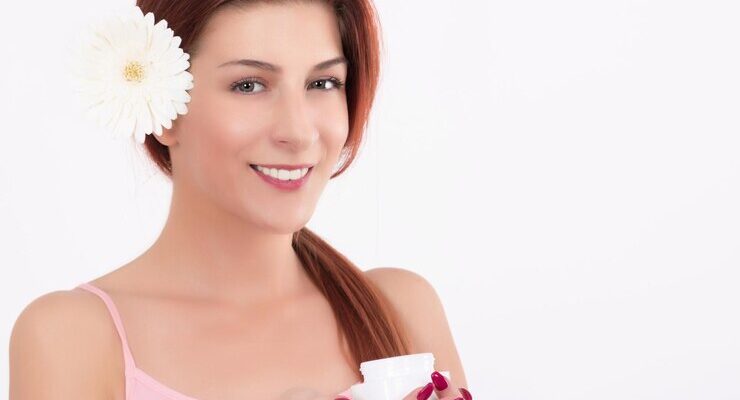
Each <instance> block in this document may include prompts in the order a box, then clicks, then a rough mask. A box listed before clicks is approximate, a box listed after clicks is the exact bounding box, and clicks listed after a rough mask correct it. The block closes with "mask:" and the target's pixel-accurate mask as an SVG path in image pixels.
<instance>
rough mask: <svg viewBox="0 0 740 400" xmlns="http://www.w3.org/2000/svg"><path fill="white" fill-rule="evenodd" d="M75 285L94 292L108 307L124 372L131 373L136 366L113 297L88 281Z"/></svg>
mask: <svg viewBox="0 0 740 400" xmlns="http://www.w3.org/2000/svg"><path fill="white" fill-rule="evenodd" d="M77 287H78V288H81V289H85V290H87V291H89V292H92V293H95V294H96V295H98V297H100V298H101V299H102V300H103V302H104V303H105V306H106V307H107V308H108V312H109V313H110V315H111V317H112V318H113V324H115V326H116V331H117V332H118V336H119V337H120V339H121V347H122V348H123V362H124V368H125V371H126V373H133V370H134V369H135V368H136V364H135V363H134V357H133V356H132V355H131V349H130V348H129V346H128V340H126V331H125V330H124V329H123V322H122V321H121V315H120V314H119V313H118V309H117V308H116V305H115V303H113V299H111V298H110V296H109V295H108V293H106V292H105V291H103V289H100V288H98V287H97V286H93V285H92V284H90V283H82V284H80V285H78V286H77Z"/></svg>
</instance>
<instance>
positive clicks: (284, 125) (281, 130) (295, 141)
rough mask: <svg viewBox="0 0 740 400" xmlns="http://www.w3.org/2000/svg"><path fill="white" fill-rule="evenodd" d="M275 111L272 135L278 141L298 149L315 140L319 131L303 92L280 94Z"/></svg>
mask: <svg viewBox="0 0 740 400" xmlns="http://www.w3.org/2000/svg"><path fill="white" fill-rule="evenodd" d="M276 111H277V112H276V113H275V116H276V117H277V119H278V121H277V123H276V124H275V131H274V137H275V140H276V141H277V142H278V143H280V144H281V145H284V146H290V147H292V148H294V149H295V150H300V149H304V148H306V147H309V146H310V145H311V144H313V142H315V141H316V139H317V138H318V135H319V133H318V129H317V127H316V126H314V123H313V121H314V119H313V116H312V115H311V112H312V111H311V109H310V108H309V104H308V99H306V98H305V92H304V93H303V94H300V95H297V94H290V95H285V96H282V98H281V99H280V101H279V105H278V109H277V110H276Z"/></svg>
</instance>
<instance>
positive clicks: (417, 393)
mask: <svg viewBox="0 0 740 400" xmlns="http://www.w3.org/2000/svg"><path fill="white" fill-rule="evenodd" d="M432 392H434V385H433V384H432V382H429V383H427V384H426V385H424V386H419V387H418V388H416V389H414V390H412V391H411V392H410V393H409V394H407V395H406V396H405V397H404V398H403V400H427V399H428V398H429V396H431V395H432Z"/></svg>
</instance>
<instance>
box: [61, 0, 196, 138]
mask: <svg viewBox="0 0 740 400" xmlns="http://www.w3.org/2000/svg"><path fill="white" fill-rule="evenodd" d="M124 10H125V11H124V12H122V13H118V14H116V15H114V16H112V17H110V18H108V19H106V20H104V21H101V22H98V23H95V24H92V25H91V26H90V29H89V30H88V32H86V33H85V34H83V36H82V37H81V41H80V42H79V46H78V47H77V48H76V49H75V51H76V54H75V55H74V59H73V64H72V68H73V69H72V72H73V77H72V78H73V80H74V81H75V83H76V85H75V89H76V90H77V92H78V93H79V94H80V97H81V100H82V103H83V107H84V108H85V115H86V116H87V117H88V118H92V119H94V120H95V121H96V122H97V123H98V124H99V125H101V126H102V127H104V128H106V129H107V130H109V131H111V132H112V133H113V135H115V136H116V137H134V138H135V139H136V141H137V142H138V143H143V142H144V139H145V137H146V135H148V134H150V133H152V132H154V133H156V134H157V135H160V136H161V135H162V127H163V126H164V127H165V128H167V129H170V128H171V127H172V121H173V120H175V119H176V118H177V115H178V114H186V113H187V111H188V109H187V106H186V104H185V103H188V102H190V95H189V94H188V92H187V91H188V90H189V89H192V88H193V75H192V74H190V73H189V72H188V71H186V70H187V69H188V68H189V67H190V62H189V61H188V59H189V58H190V55H189V54H188V53H185V52H184V51H183V50H182V49H181V48H180V44H181V42H182V39H180V37H179V36H174V31H173V30H172V29H170V28H168V27H167V21H165V20H164V19H163V20H160V21H159V22H158V23H157V24H156V25H155V24H154V15H153V14H152V13H151V12H149V13H147V14H146V15H144V13H143V12H142V11H141V9H140V8H139V7H137V6H133V7H131V8H125V9H124Z"/></svg>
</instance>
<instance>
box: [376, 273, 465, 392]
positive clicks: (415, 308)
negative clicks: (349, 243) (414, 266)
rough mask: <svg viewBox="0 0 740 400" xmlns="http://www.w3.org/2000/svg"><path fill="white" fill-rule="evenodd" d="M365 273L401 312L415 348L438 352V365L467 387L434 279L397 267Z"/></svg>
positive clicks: (418, 351)
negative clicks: (431, 280)
mask: <svg viewBox="0 0 740 400" xmlns="http://www.w3.org/2000/svg"><path fill="white" fill-rule="evenodd" d="M365 276H366V277H367V278H368V279H369V280H370V281H371V282H372V283H373V284H374V285H375V286H376V287H377V288H378V289H379V290H380V292H381V293H382V294H383V296H384V297H386V298H387V299H388V301H389V303H390V304H391V306H392V307H393V308H394V309H395V310H396V311H397V312H398V314H399V316H400V319H401V323H402V324H403V326H404V328H405V331H406V332H407V334H408V336H409V341H410V344H411V352H412V353H427V352H429V353H432V354H434V358H435V367H437V368H438V369H439V370H441V371H450V373H451V374H452V377H453V381H455V383H456V384H458V385H460V386H463V387H467V383H466V381H465V373H464V371H463V367H462V363H461V361H460V356H459V354H458V352H457V346H456V344H455V341H454V338H453V335H452V331H451V329H450V326H449V323H448V321H447V316H446V314H445V308H444V305H443V303H442V299H441V298H440V297H439V295H438V293H437V290H436V289H435V288H434V286H433V285H432V284H431V282H429V280H427V279H426V278H424V277H423V276H422V275H420V274H419V273H417V272H414V271H410V270H407V269H403V268H395V267H382V268H373V269H370V270H367V271H365Z"/></svg>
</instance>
